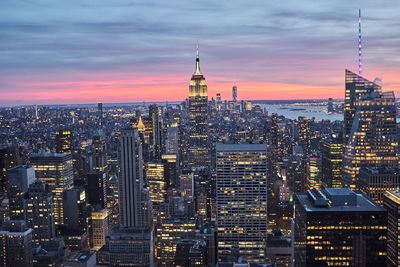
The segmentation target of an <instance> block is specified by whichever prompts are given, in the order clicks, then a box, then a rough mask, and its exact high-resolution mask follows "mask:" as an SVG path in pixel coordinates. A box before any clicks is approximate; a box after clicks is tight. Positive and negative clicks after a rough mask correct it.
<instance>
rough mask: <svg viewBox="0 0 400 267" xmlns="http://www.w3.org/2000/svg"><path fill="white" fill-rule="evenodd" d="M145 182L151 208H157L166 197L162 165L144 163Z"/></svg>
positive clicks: (159, 163)
mask: <svg viewBox="0 0 400 267" xmlns="http://www.w3.org/2000/svg"><path fill="white" fill-rule="evenodd" d="M146 181H147V185H148V188H149V193H150V199H151V202H152V203H153V207H154V208H158V205H159V204H161V203H163V202H165V197H166V195H167V190H166V189H167V183H166V182H165V173H164V164H163V163H161V162H148V163H146Z"/></svg>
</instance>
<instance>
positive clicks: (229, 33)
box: [0, 1, 400, 106]
mask: <svg viewBox="0 0 400 267" xmlns="http://www.w3.org/2000/svg"><path fill="white" fill-rule="evenodd" d="M344 3H345V4H346V8H345V9H343V5H344ZM176 4H177V3H175V2H173V1H172V2H168V3H163V4H156V3H144V2H143V3H130V2H128V1H117V2H113V4H109V3H106V2H100V3H99V2H96V3H94V2H92V1H87V2H85V3H81V4H80V5H77V3H75V2H71V3H68V4H67V3H50V2H46V1H45V2H42V4H41V5H33V4H32V3H31V2H10V1H5V2H3V3H2V4H0V7H1V9H0V10H1V11H0V14H1V17H2V19H1V21H0V22H1V23H0V35H1V36H3V37H4V41H2V44H1V45H0V79H1V81H2V82H1V83H0V92H1V93H2V96H3V97H2V99H1V100H0V106H12V105H28V104H39V105H43V104H87V103H96V102H107V103H111V102H114V103H117V102H123V103H126V102H143V101H146V102H153V101H157V102H158V101H180V100H183V99H185V98H186V97H187V96H186V94H187V86H188V79H189V78H190V75H191V71H192V69H193V58H194V55H195V45H196V42H197V41H198V42H199V43H200V54H201V58H202V71H203V73H204V75H205V76H206V77H207V84H208V87H209V98H211V97H213V96H215V95H216V93H221V94H222V98H223V99H228V100H230V99H231V88H232V86H233V85H234V84H236V85H237V86H238V92H239V93H238V99H248V100H256V99H257V100H261V99H324V98H328V97H333V98H341V99H342V98H343V97H344V94H343V88H344V84H343V78H342V77H343V73H344V69H345V68H348V69H350V70H352V71H356V70H357V44H358V20H357V15H358V8H362V10H363V47H364V51H363V61H364V62H363V66H364V69H363V76H364V77H366V78H368V79H370V80H373V79H374V78H375V76H379V77H380V78H382V80H383V87H384V89H385V90H394V91H395V92H398V89H397V88H399V85H400V84H399V82H398V81H396V74H397V73H398V72H399V71H400V60H399V58H398V57H397V56H396V55H398V47H397V45H396V43H397V41H398V37H397V36H396V30H397V29H398V27H397V25H398V20H397V18H396V13H398V12H397V11H398V8H396V5H395V1H386V2H385V3H379V4H380V5H379V7H376V6H375V5H376V4H377V1H368V3H359V2H358V1H356V2H355V3H347V2H343V1H335V3H329V4H327V3H324V4H315V3H311V1H301V3H297V4H296V3H294V2H293V5H290V6H284V5H281V4H271V5H269V6H268V8H266V7H265V3H261V2H258V1H253V2H252V5H251V6H248V5H247V6H243V5H242V4H240V3H238V2H233V3H230V4H229V5H228V4H225V3H208V4H207V5H206V4H202V3H191V4H188V5H186V4H181V5H179V6H176ZM32 11H35V12H32ZM196 12H201V15H202V16H205V17H204V18H201V19H200V18H197V17H196V16H197V15H198V14H197V13H196ZM37 14H39V16H37ZM195 15H196V16H195ZM38 17H40V19H38ZM172 18H173V19H172ZM215 24H217V25H215ZM111 36H113V38H110V37H111ZM77 95H79V99H76V96H77ZM299 96H300V97H299Z"/></svg>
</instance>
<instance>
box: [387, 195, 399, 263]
mask: <svg viewBox="0 0 400 267" xmlns="http://www.w3.org/2000/svg"><path fill="white" fill-rule="evenodd" d="M383 206H384V208H385V209H386V210H387V211H388V221H387V222H388V236H387V256H388V266H389V267H395V266H400V243H399V241H400V190H393V191H388V192H386V193H385V195H384V197H383Z"/></svg>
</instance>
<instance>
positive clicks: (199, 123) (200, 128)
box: [188, 47, 211, 167]
mask: <svg viewBox="0 0 400 267" xmlns="http://www.w3.org/2000/svg"><path fill="white" fill-rule="evenodd" d="M188 163H189V167H209V166H210V164H211V158H210V146H209V139H208V94H207V85H206V79H205V78H204V76H203V74H202V73H201V71H200V58H199V49H198V47H197V53H196V70H195V72H194V73H193V76H192V79H191V80H190V85H189V160H188Z"/></svg>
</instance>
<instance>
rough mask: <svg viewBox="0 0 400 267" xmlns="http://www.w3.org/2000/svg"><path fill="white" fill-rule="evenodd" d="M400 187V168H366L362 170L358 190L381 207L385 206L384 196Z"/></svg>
mask: <svg viewBox="0 0 400 267" xmlns="http://www.w3.org/2000/svg"><path fill="white" fill-rule="evenodd" d="M399 187H400V169H399V168H389V167H382V168H376V167H365V168H361V169H360V174H359V179H358V186H357V188H358V189H359V190H360V192H362V193H364V194H365V195H366V196H367V197H369V198H370V199H372V200H373V201H375V202H376V203H378V204H380V205H382V204H383V195H384V193H385V192H386V191H394V190H397V188H399Z"/></svg>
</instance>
